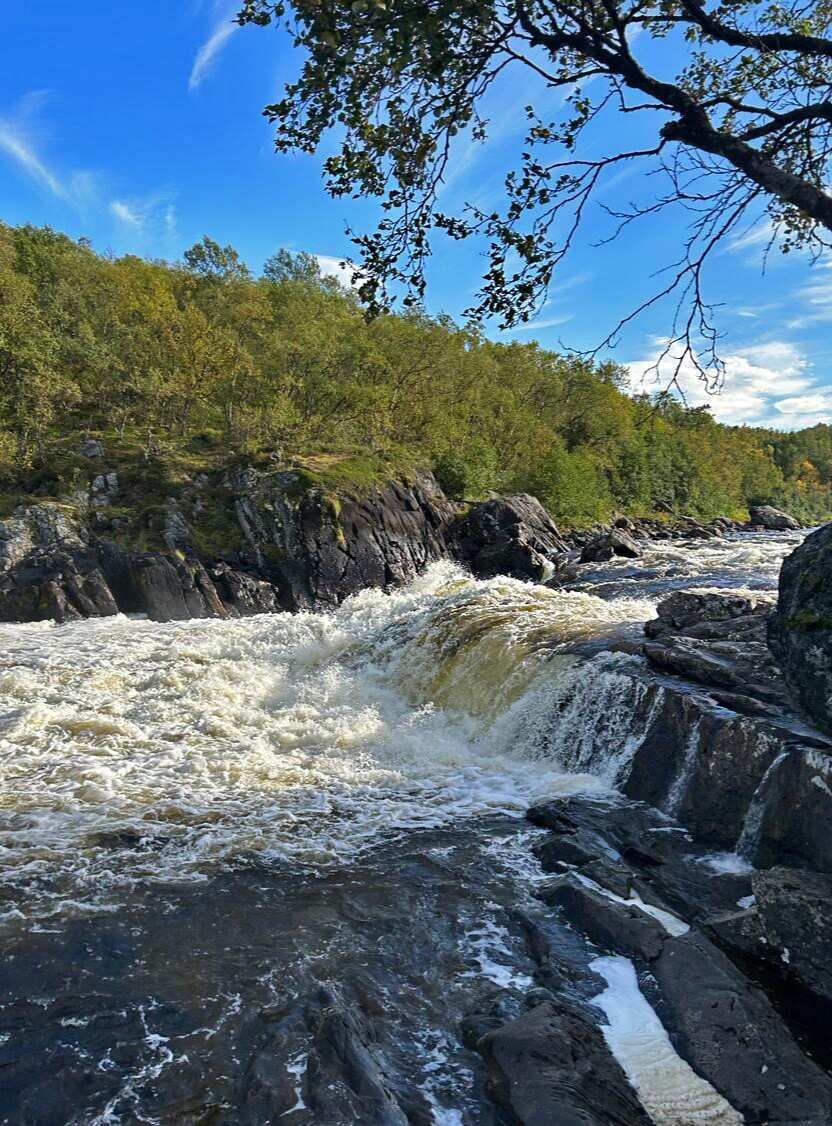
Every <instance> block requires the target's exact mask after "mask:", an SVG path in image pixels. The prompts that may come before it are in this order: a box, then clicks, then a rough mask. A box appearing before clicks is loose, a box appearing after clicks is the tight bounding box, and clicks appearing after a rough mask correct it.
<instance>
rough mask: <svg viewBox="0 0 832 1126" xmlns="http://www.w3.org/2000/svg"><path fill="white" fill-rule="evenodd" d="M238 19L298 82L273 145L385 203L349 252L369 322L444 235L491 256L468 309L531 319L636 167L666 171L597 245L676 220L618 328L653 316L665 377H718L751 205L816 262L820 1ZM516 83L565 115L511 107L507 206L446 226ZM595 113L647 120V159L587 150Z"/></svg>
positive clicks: (333, 9)
mask: <svg viewBox="0 0 832 1126" xmlns="http://www.w3.org/2000/svg"><path fill="white" fill-rule="evenodd" d="M238 18H239V21H240V22H241V23H243V24H254V25H260V26H264V25H267V24H269V23H271V22H272V21H281V20H283V19H286V20H287V21H288V23H289V26H290V27H291V29H292V31H293V33H294V35H295V41H296V45H297V46H299V47H300V48H302V50H303V51H304V52H305V63H304V66H303V69H302V72H301V74H300V77H299V78H298V80H297V81H296V82H294V83H292V84H290V85H289V86H288V87H287V89H286V94H285V97H284V98H283V99H282V100H280V101H278V102H276V103H274V104H273V105H270V106H268V107H267V108H266V110H265V113H266V114H267V116H268V117H269V119H270V120H272V121H273V122H274V123H276V125H277V134H276V144H277V148H278V149H279V150H281V151H288V150H292V149H298V150H301V151H305V152H311V151H314V150H316V149H317V147H318V146H319V144H320V143H321V141H322V139H323V138H324V136H325V134H327V133H328V132H330V131H336V135H337V151H336V152H335V153H334V154H332V155H330V156H328V157H327V158H326V160H325V173H326V178H327V183H328V187H329V190H330V192H331V193H332V194H333V195H335V196H342V195H350V194H358V195H363V196H370V197H376V198H377V199H378V200H379V201H380V203H381V206H382V209H383V218H382V220H381V222H380V224H379V225H378V228H377V229H376V230H375V231H374V232H371V233H362V234H359V235H357V236H356V241H357V243H358V245H359V246H360V248H361V251H362V255H363V266H362V270H363V274H362V278H361V285H360V289H361V293H362V296H363V298H364V299H365V300H366V302H367V304H368V307H369V309H370V311H371V312H377V311H378V310H380V309H382V308H384V307H386V306H387V305H388V302H389V299H390V293H391V290H393V289H395V288H396V287H403V288H404V291H405V297H404V300H405V301H406V302H409V303H414V304H419V303H420V301H421V298H422V296H423V293H424V287H425V266H426V261H427V259H428V257H429V255H430V253H431V245H432V236H434V235H435V233H436V232H445V233H446V234H448V235H450V236H451V237H452V238H454V239H468V238H472V237H476V236H479V237H483V238H484V239H485V240H486V241H487V244H488V247H489V257H490V260H489V266H488V269H487V271H486V273H485V276H484V279H483V284H482V288H481V290H480V291H479V293H478V295H477V298H476V300H475V302H474V303H473V305H472V307H471V309H470V310H469V312H470V314H471V315H472V316H474V317H491V316H496V317H498V318H499V319H500V322H501V323H502V324H503V325H504V326H506V325H512V324H514V323H516V322H517V321H518V320H522V319H526V318H527V317H528V316H529V315H530V314H531V313H532V312H533V311H534V310H535V308H536V307H537V306H538V305H539V303H540V302H541V300H542V299H543V296H544V294H545V292H546V289H547V287H548V285H549V283H550V281H551V278H552V275H553V271H554V270H555V269H556V267H557V266H558V264H559V263H560V262H561V261H562V259H563V258H564V256H565V255H566V254H567V253H568V252H569V250H570V248H571V246H572V245H573V242H574V240H575V237H576V233H577V231H578V229H579V227H580V224H581V222H582V220H583V219H584V218H585V216H586V213H587V209H588V207H589V205H590V204H591V202H592V200H593V199H594V198H595V197H596V195H597V193H598V191H599V189H601V188H602V187H603V186H604V185H605V184H606V183H608V182H609V180H610V179H611V177H612V176H613V175H616V174H617V173H618V172H620V170H621V169H622V167H625V166H628V165H630V164H632V163H633V162H640V163H641V165H642V166H643V169H644V172H645V174H647V173H649V172H652V173H658V174H659V175H658V177H656V178H655V179H654V180H653V181H652V182H653V183H655V186H656V191H655V195H654V196H653V198H652V199H651V200H649V201H648V202H646V203H643V204H639V205H638V206H634V207H624V208H621V209H617V210H614V211H613V212H612V220H613V227H612V235H613V236H614V234H615V230H616V229H620V228H621V226H626V225H629V224H630V223H632V222H634V221H636V220H638V219H643V218H646V217H647V216H650V215H656V214H657V213H659V212H663V211H665V210H667V209H669V208H674V207H682V208H684V209H685V210H686V212H687V213H688V214H687V223H686V226H683V227H682V230H684V231H686V233H685V234H684V235H683V236H682V238H681V241H680V245H679V253H678V256H677V257H676V259H675V261H674V262H673V263H672V264H670V265H669V269H668V271H667V273H666V274H665V275H664V277H663V280H662V281H661V282H660V283H659V285H658V288H657V289H656V290H655V291H654V292H653V293H652V294H651V295H650V296H648V297H647V298H646V300H645V301H644V303H643V304H641V305H639V306H638V308H636V309H633V310H632V311H631V312H630V313H629V314H628V315H627V316H626V318H625V322H626V321H629V320H630V319H632V317H634V316H635V315H637V313H638V312H640V311H642V310H643V309H644V307H645V306H646V305H652V304H654V303H655V302H657V301H661V300H663V299H668V300H669V301H670V303H671V309H675V316H674V315H673V313H670V316H671V319H672V321H673V325H672V330H671V331H670V333H669V338H668V343H667V346H666V351H665V353H664V355H665V356H666V357H669V358H671V359H672V360H673V361H674V362H675V364H676V368H675V372H676V373H678V371H679V370H680V368H681V365H682V363H683V362H685V361H686V360H688V359H690V360H692V361H693V362H694V364H695V365H696V366H697V367H698V369H699V371H700V373H701V374H702V376H703V377H704V378H706V379H708V380H709V381H711V382H718V381H719V379H720V376H721V371H722V364H721V361H720V357H719V350H718V347H717V342H718V326H717V324H716V321H715V318H714V311H713V309H712V307H711V306H710V305H709V304H708V299H707V291H706V289H705V286H704V281H703V268H704V267H705V265H706V263H707V262H708V260H709V258H710V257H711V256H712V254H713V252H714V249H715V247H717V246H718V245H719V244H720V243H721V242H722V240H724V239H725V238H726V237H727V236H728V235H729V234H731V232H732V231H736V229H737V227H738V226H739V225H740V224H742V223H745V222H748V221H749V220H751V219H753V218H754V217H756V216H757V214H758V212H759V210H760V209H763V210H764V211H765V213H767V217H768V220H769V221H770V223H771V240H772V242H774V241H777V242H778V243H779V245H780V246H781V248H782V249H783V250H786V251H788V250H790V249H793V248H794V247H801V248H807V249H808V250H809V251H810V252H811V253H819V252H820V251H821V250H822V249H824V248H825V247H828V246H829V240H830V237H831V233H832V196H830V194H829V192H828V190H827V189H828V184H829V182H830V155H831V154H832V101H830V81H832V38H830V20H832V4H830V2H829V0H772V2H768V0H578V2H573V0H482V2H481V0H462V2H458V0H453V2H451V0H401V2H398V0H397V2H396V3H390V2H388V0H290V2H284V0H279V2H277V3H275V2H274V0H245V3H244V5H243V7H242V10H241V12H240V14H239V17H238ZM518 68H520V69H523V70H526V71H527V72H532V73H534V74H535V75H537V76H538V77H539V79H540V83H541V90H542V91H545V90H553V89H554V90H560V91H562V92H563V95H564V98H563V108H562V112H560V113H557V114H555V116H554V118H552V117H550V116H549V115H548V114H547V113H546V112H545V111H544V109H543V108H542V107H540V108H539V107H536V106H535V105H533V104H532V105H526V106H522V105H518V106H517V107H516V108H517V117H518V121H519V122H521V123H522V122H523V121H525V123H526V127H525V140H524V143H523V145H522V146H521V151H519V152H518V153H517V161H516V164H515V166H514V167H512V168H509V169H508V170H507V175H506V181H505V188H506V190H505V198H504V201H503V204H502V205H501V206H498V207H496V208H494V209H490V208H489V209H483V208H481V207H479V206H477V205H476V204H471V205H468V206H466V207H465V208H464V209H463V210H462V211H460V212H458V213H452V214H448V213H446V212H444V211H443V210H442V207H441V206H440V200H439V198H438V196H439V192H440V190H441V187H442V184H443V182H444V180H445V177H446V176H447V175H448V173H449V171H450V169H451V167H452V163H453V160H454V154H455V148H454V139H455V138H457V137H459V136H460V135H466V136H468V137H469V138H471V139H473V140H474V141H477V140H482V139H484V138H485V137H486V136H487V134H488V128H489V121H488V117H487V112H486V110H485V108H484V106H485V104H486V96H487V95H488V93H489V91H491V90H492V88H494V86H495V84H496V83H498V82H500V81H504V80H505V77H506V75H507V74H511V73H512V72H516V71H517V70H518ZM508 96H510V95H508ZM605 114H607V115H610V114H611V115H619V117H620V119H621V123H622V128H621V129H619V130H617V131H611V132H612V133H613V134H614V135H624V136H625V137H626V136H631V135H632V134H633V130H632V129H631V128H630V122H631V121H632V119H634V118H638V119H645V125H644V128H643V130H642V133H643V135H645V136H646V137H647V141H646V143H644V144H638V145H637V146H636V147H627V145H626V144H625V145H624V146H622V147H621V148H614V147H609V148H608V149H607V151H605V152H603V153H602V154H601V155H600V156H598V155H589V153H590V151H591V146H586V151H584V146H582V141H583V140H584V138H585V134H586V131H587V130H588V129H589V128H590V126H591V125H592V124H593V123H594V122H596V121H597V120H598V119H599V117H601V116H602V115H605ZM625 119H626V120H627V125H626V126H625V125H624V121H625ZM607 143H608V144H609V142H607ZM673 227H678V224H672V225H671V224H670V223H668V229H673ZM625 322H619V324H617V325H614V326H612V327H611V328H610V331H609V334H608V335H607V336H606V339H605V340H603V341H599V348H600V347H603V346H605V345H608V344H610V343H611V342H612V341H613V340H614V338H615V337H616V335H617V333H618V331H619V330H620V328H621V327H622V324H623V323H625Z"/></svg>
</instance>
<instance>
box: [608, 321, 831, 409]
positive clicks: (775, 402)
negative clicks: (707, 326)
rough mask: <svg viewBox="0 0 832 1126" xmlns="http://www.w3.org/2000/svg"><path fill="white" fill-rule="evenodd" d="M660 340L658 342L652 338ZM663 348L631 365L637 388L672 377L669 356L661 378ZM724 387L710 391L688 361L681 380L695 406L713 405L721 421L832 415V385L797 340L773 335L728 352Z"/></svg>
mask: <svg viewBox="0 0 832 1126" xmlns="http://www.w3.org/2000/svg"><path fill="white" fill-rule="evenodd" d="M652 344H653V346H655V344H656V342H655V341H653V342H652ZM658 355H659V352H658V351H657V352H655V353H654V354H653V355H652V356H650V357H648V358H646V359H642V360H637V361H634V362H631V363H629V364H628V365H627V367H628V368H629V370H630V374H631V376H632V390H633V391H634V392H640V391H651V390H653V389H658V388H661V387H664V386H666V385H667V383H668V382H669V380H670V378H671V376H672V373H673V367H674V366H675V361H673V360H672V359H668V360H666V361H665V362H664V364H663V365H662V366H661V367H660V369H659V378H658V380H657V379H656V378H655V371H654V365H655V364H656V361H657V358H658ZM723 358H724V360H725V380H724V384H723V386H722V388H721V390H720V391H719V392H717V393H715V394H709V393H708V391H707V390H706V388H705V386H704V385H703V383H702V381H701V379H699V377H698V374H697V372H696V369H695V368H694V366H693V364H692V363H690V362H689V361H686V362H685V363H684V364H683V365H682V369H681V373H680V376H679V384H680V385H681V387H682V390H683V391H684V393H685V398H686V400H687V402H688V403H689V404H690V405H691V406H702V405H704V404H707V405H708V406H710V408H711V410H712V412H713V415H714V417H715V418H717V419H718V420H719V421H720V422H725V423H728V424H729V425H734V426H737V425H741V424H743V423H746V424H748V425H759V426H772V427H774V428H776V429H781V430H796V429H799V428H800V427H803V426H811V425H813V424H814V423H816V422H826V421H828V420H829V417H830V412H831V411H832V388H827V387H824V386H818V385H817V384H816V382H815V379H814V377H813V376H812V372H811V364H810V362H809V360H808V359H807V358H806V356H804V355H803V353H802V352H801V351H800V350H799V349H798V348H797V347H796V346H795V345H794V344H792V343H790V342H789V341H785V340H770V341H766V342H764V343H761V344H756V345H751V346H749V347H747V348H743V349H742V351H736V352H733V353H731V354H728V355H725V356H724V357H723Z"/></svg>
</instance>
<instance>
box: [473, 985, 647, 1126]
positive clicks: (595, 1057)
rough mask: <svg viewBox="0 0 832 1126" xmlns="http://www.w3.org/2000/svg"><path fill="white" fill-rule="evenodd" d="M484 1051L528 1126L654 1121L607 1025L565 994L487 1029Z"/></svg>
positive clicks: (630, 1125)
mask: <svg viewBox="0 0 832 1126" xmlns="http://www.w3.org/2000/svg"><path fill="white" fill-rule="evenodd" d="M478 1046H479V1050H480V1052H481V1053H482V1055H483V1057H484V1058H485V1061H486V1064H487V1067H488V1086H489V1090H490V1093H491V1094H492V1096H493V1097H494V1099H495V1100H496V1101H497V1102H498V1103H499V1104H500V1105H501V1106H503V1107H505V1108H506V1110H508V1111H509V1113H510V1114H511V1116H512V1118H511V1120H512V1121H513V1122H518V1123H522V1124H523V1126H555V1124H557V1126H649V1123H650V1122H651V1119H650V1118H649V1117H648V1115H647V1114H646V1112H645V1110H644V1108H643V1107H642V1105H641V1103H640V1102H639V1100H638V1097H637V1096H636V1093H635V1091H634V1090H633V1088H632V1087H631V1086H630V1084H629V1082H628V1081H627V1077H626V1076H625V1074H624V1072H623V1070H622V1068H621V1065H620V1064H619V1063H618V1061H617V1060H616V1059H615V1057H614V1056H613V1055H612V1053H611V1052H610V1050H609V1048H608V1047H607V1045H606V1043H605V1041H604V1037H603V1035H602V1033H601V1030H600V1029H599V1028H598V1027H597V1025H596V1024H595V1023H593V1021H592V1020H591V1019H590V1018H589V1017H588V1016H587V1015H584V1013H583V1012H582V1011H581V1010H579V1009H578V1008H577V1007H576V1006H572V1005H570V1004H568V1003H567V1002H566V1001H565V1000H563V999H560V998H559V999H558V1000H557V1001H556V1002H554V1001H547V1002H544V1003H543V1004H541V1005H538V1006H537V1007H536V1008H534V1009H532V1010H531V1012H528V1013H525V1014H524V1015H523V1016H521V1017H518V1018H517V1019H516V1020H514V1021H511V1022H510V1023H509V1024H507V1025H505V1026H504V1027H502V1028H500V1029H498V1030H497V1031H494V1032H489V1033H487V1034H486V1035H485V1036H484V1037H483V1038H482V1039H481V1040H480V1042H479V1045H478Z"/></svg>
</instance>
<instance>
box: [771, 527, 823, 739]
mask: <svg viewBox="0 0 832 1126" xmlns="http://www.w3.org/2000/svg"><path fill="white" fill-rule="evenodd" d="M768 641H769V645H770V646H771V649H772V652H773V653H774V655H775V656H776V657H777V659H778V661H779V662H780V667H781V669H782V670H783V677H784V679H785V682H786V684H787V685H788V687H789V689H790V691H791V693H792V695H793V697H794V699H795V701H796V702H797V704H798V706H799V707H800V708H801V709H802V710H803V712H805V714H806V715H807V716H808V717H809V718H810V719H811V720H812V721H813V722H814V723H816V724H817V725H818V727H820V728H821V729H822V730H824V731H826V732H827V733H829V734H832V524H825V525H824V526H823V527H822V528H819V529H818V530H817V531H816V532H813V533H812V535H810V536H808V537H807V538H806V539H805V540H804V541H803V543H802V544H801V545H800V546H799V547H798V548H796V549H795V551H793V552H792V553H791V555H789V556H787V557H786V559H785V560H784V561H783V566H782V568H781V571H780V584H779V598H778V602H777V610H776V612H775V613H774V614H773V615H772V617H771V619H770V620H769V626H768Z"/></svg>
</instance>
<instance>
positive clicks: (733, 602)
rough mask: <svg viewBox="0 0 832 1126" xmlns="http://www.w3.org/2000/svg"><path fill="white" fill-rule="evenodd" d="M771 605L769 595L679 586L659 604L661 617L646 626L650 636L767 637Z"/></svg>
mask: <svg viewBox="0 0 832 1126" xmlns="http://www.w3.org/2000/svg"><path fill="white" fill-rule="evenodd" d="M770 612H771V606H770V604H769V602H768V601H767V600H766V599H759V598H754V597H751V598H747V597H745V596H743V595H737V594H717V593H712V592H705V591H693V590H677V591H674V592H673V594H671V595H669V596H668V597H667V598H664V599H662V601H661V602H660V603H659V605H658V606H657V607H656V614H657V615H658V617H656V618H654V619H653V620H652V621H649V622H647V623H646V624H645V626H644V632H645V634H646V635H647V636H648V637H650V638H657V637H662V636H664V635H666V634H682V635H684V636H685V637H704V638H713V639H717V640H726V639H731V638H737V637H743V638H745V637H747V636H749V634H750V633H753V636H754V638H755V639H756V640H760V641H764V640H765V624H766V621H767V619H768V615H769V613H770Z"/></svg>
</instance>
